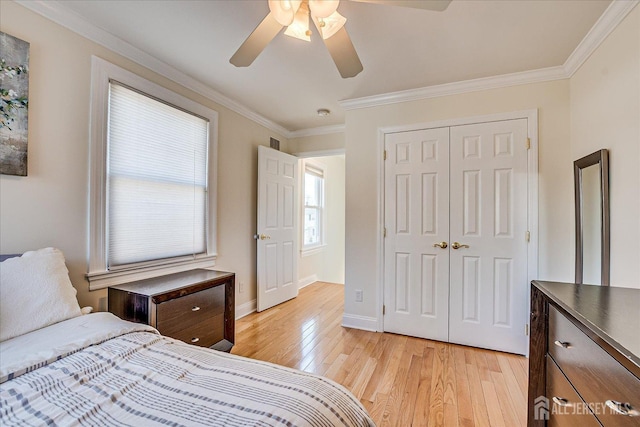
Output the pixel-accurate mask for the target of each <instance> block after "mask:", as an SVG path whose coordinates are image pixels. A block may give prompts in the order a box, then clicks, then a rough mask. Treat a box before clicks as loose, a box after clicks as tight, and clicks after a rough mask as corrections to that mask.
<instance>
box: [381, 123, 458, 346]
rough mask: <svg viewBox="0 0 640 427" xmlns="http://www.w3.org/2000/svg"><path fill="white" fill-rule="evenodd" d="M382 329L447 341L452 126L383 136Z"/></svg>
mask: <svg viewBox="0 0 640 427" xmlns="http://www.w3.org/2000/svg"><path fill="white" fill-rule="evenodd" d="M385 149H386V152H387V160H386V162H385V224H386V232H387V236H386V239H385V242H384V246H385V249H384V259H385V265H384V292H385V295H384V304H385V316H384V330H385V331H388V332H396V333H400V334H406V335H411V336H416V337H422V338H431V339H436V340H442V341H446V340H447V333H448V332H447V327H448V316H449V310H448V308H449V255H448V248H440V247H435V246H434V244H436V243H440V242H448V241H449V195H448V192H449V128H441V129H430V130H420V131H412V132H401V133H396V134H390V135H387V136H386V138H385Z"/></svg>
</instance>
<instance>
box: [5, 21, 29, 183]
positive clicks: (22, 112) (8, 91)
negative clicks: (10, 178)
mask: <svg viewBox="0 0 640 427" xmlns="http://www.w3.org/2000/svg"><path fill="white" fill-rule="evenodd" d="M28 108H29V43H27V42H25V41H24V40H20V39H18V38H15V37H13V36H10V35H9V34H6V33H3V32H0V173H1V174H4V175H18V176H27V134H28V132H27V129H28V117H27V116H28V115H27V112H28Z"/></svg>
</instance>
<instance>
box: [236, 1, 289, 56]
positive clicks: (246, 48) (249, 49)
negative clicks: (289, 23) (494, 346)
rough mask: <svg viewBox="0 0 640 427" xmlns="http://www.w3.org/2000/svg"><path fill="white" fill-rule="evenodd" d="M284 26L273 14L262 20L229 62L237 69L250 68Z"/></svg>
mask: <svg viewBox="0 0 640 427" xmlns="http://www.w3.org/2000/svg"><path fill="white" fill-rule="evenodd" d="M282 28H283V25H282V24H280V23H279V22H278V21H276V19H275V18H274V17H273V15H272V14H271V12H269V14H268V15H267V16H266V17H265V18H264V19H263V20H262V22H261V23H260V24H258V26H257V27H256V29H255V30H253V32H252V33H251V35H250V36H249V37H247V39H246V40H245V41H244V43H242V45H241V46H240V48H238V50H237V51H236V53H234V54H233V56H232V57H231V59H229V62H231V63H232V64H233V65H235V66H236V67H248V66H249V65H251V63H252V62H253V61H254V60H255V59H256V58H257V57H258V55H260V52H262V51H263V50H264V48H265V47H266V46H267V45H268V44H269V42H270V41H271V40H273V38H274V37H275V36H277V35H278V33H279V32H280V30H282Z"/></svg>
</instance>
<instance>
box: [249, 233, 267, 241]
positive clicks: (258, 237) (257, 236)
mask: <svg viewBox="0 0 640 427" xmlns="http://www.w3.org/2000/svg"><path fill="white" fill-rule="evenodd" d="M253 238H254V239H256V240H267V239H270V238H271V236H268V235H266V234H254V235H253Z"/></svg>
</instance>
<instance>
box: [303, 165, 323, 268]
mask: <svg viewBox="0 0 640 427" xmlns="http://www.w3.org/2000/svg"><path fill="white" fill-rule="evenodd" d="M307 170H309V171H312V174H313V175H316V176H318V175H319V176H320V178H321V179H322V181H321V182H322V185H321V189H320V204H319V206H312V207H313V208H315V209H318V212H319V215H320V221H319V227H320V232H319V235H320V241H319V242H318V243H312V244H305V241H304V220H305V218H304V217H305V208H307V207H308V206H307V204H306V201H305V197H304V196H305V191H306V189H305V186H306V179H305V178H306V175H307ZM300 176H301V180H302V185H301V189H302V195H301V197H300V200H301V202H302V203H301V204H300V210H301V221H300V227H301V230H300V254H301V256H309V255H313V254H315V253H317V252H319V251H321V250H322V249H323V248H324V247H325V246H326V242H325V228H326V227H325V225H326V218H325V217H326V215H325V208H326V206H325V205H326V197H325V192H326V191H325V188H326V179H327V177H326V170H325V168H324V166H323V165H321V164H318V163H315V162H311V161H308V160H303V161H302V173H301V174H300Z"/></svg>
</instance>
